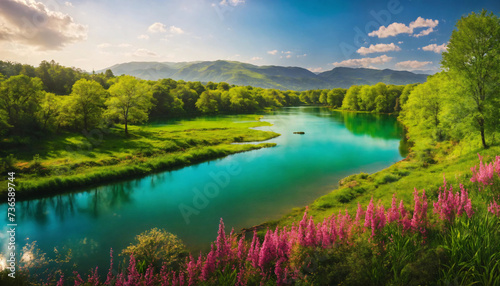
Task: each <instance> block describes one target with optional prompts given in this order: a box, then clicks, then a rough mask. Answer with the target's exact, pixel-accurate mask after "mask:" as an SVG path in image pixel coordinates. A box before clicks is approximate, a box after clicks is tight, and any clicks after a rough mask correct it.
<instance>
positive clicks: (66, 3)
mask: <svg viewBox="0 0 500 286" xmlns="http://www.w3.org/2000/svg"><path fill="white" fill-rule="evenodd" d="M64 5H66V6H67V7H73V4H72V3H71V2H68V1H66V2H64Z"/></svg>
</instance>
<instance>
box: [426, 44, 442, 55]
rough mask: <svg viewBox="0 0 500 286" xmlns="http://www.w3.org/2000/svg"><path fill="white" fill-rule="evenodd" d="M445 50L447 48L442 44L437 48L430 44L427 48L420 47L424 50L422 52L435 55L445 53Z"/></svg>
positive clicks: (435, 45)
mask: <svg viewBox="0 0 500 286" xmlns="http://www.w3.org/2000/svg"><path fill="white" fill-rule="evenodd" d="M446 49H448V47H447V46H446V44H442V45H439V46H438V45H437V44H430V45H428V46H425V47H422V50H424V51H430V52H435V53H437V54H439V53H442V52H444V51H446Z"/></svg>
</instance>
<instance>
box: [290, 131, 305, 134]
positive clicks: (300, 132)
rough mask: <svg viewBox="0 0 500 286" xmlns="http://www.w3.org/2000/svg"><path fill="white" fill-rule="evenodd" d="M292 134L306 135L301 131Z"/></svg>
mask: <svg viewBox="0 0 500 286" xmlns="http://www.w3.org/2000/svg"><path fill="white" fill-rule="evenodd" d="M293 134H306V133H305V132H303V131H296V132H293Z"/></svg>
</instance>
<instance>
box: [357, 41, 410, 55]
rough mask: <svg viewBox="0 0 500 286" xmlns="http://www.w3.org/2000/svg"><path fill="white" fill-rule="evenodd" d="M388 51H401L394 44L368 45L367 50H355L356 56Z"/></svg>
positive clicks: (362, 48) (364, 48) (363, 48)
mask: <svg viewBox="0 0 500 286" xmlns="http://www.w3.org/2000/svg"><path fill="white" fill-rule="evenodd" d="M389 51H401V48H400V47H398V46H396V45H395V44H394V43H390V44H376V45H370V46H369V47H368V48H366V47H361V48H359V49H358V50H357V52H358V54H361V55H363V56H364V55H366V54H371V53H384V52H389Z"/></svg>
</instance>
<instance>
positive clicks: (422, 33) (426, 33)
mask: <svg viewBox="0 0 500 286" xmlns="http://www.w3.org/2000/svg"><path fill="white" fill-rule="evenodd" d="M432 32H434V28H428V29H425V30H422V31H421V32H420V33H418V34H415V35H413V37H416V38H418V37H421V36H427V35H429V34H430V33H432Z"/></svg>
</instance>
